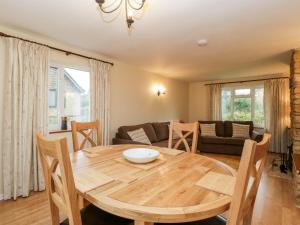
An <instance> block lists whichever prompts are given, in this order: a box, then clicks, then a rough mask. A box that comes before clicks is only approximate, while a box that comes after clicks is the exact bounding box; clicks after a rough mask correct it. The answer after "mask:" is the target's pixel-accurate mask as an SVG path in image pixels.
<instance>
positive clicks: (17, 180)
mask: <svg viewBox="0 0 300 225" xmlns="http://www.w3.org/2000/svg"><path fill="white" fill-rule="evenodd" d="M5 58H6V62H5V69H4V75H5V80H4V107H3V108H4V112H3V124H2V130H3V132H2V141H1V142H2V146H1V148H0V154H1V157H2V164H1V172H2V182H1V186H2V187H3V196H4V199H10V198H14V199H16V198H17V197H18V196H23V197H26V196H28V194H29V192H30V190H34V191H39V190H43V189H44V188H45V184H44V180H43V175H42V168H41V164H40V162H39V157H38V153H37V148H36V141H35V136H34V135H35V132H42V133H44V134H46V133H47V108H48V106H47V103H48V101H47V96H48V86H47V85H48V58H49V49H48V48H47V47H44V46H40V45H36V44H32V43H28V42H24V41H20V40H16V39H12V38H5Z"/></svg>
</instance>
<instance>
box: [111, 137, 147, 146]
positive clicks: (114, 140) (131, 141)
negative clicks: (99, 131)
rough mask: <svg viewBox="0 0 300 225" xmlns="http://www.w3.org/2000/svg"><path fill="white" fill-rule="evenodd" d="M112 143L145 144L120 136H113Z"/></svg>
mask: <svg viewBox="0 0 300 225" xmlns="http://www.w3.org/2000/svg"><path fill="white" fill-rule="evenodd" d="M112 143H113V145H122V144H132V145H145V144H144V143H141V142H137V141H133V140H129V139H121V138H113V140H112Z"/></svg>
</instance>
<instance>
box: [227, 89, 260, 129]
mask: <svg viewBox="0 0 300 225" xmlns="http://www.w3.org/2000/svg"><path fill="white" fill-rule="evenodd" d="M263 99H264V88H263V86H255V87H245V88H244V87H243V88H223V89H222V120H236V121H249V120H252V121H253V122H254V125H255V126H256V127H264V102H263Z"/></svg>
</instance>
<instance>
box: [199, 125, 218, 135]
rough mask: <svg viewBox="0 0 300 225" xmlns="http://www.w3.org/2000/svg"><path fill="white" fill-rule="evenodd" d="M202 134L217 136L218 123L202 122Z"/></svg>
mask: <svg viewBox="0 0 300 225" xmlns="http://www.w3.org/2000/svg"><path fill="white" fill-rule="evenodd" d="M200 129H201V136H207V137H216V136H217V135H216V124H215V123H211V124H204V123H201V124H200Z"/></svg>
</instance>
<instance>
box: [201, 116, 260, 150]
mask: <svg viewBox="0 0 300 225" xmlns="http://www.w3.org/2000/svg"><path fill="white" fill-rule="evenodd" d="M212 123H215V124H216V135H217V137H205V136H201V128H200V132H199V139H198V149H199V150H200V152H207V153H220V154H230V155H241V154H242V151H243V146H244V142H245V138H233V137H232V123H238V124H245V125H250V129H249V136H250V138H251V139H252V140H255V141H257V142H260V141H261V140H262V137H263V135H261V134H258V133H257V132H255V131H254V127H253V122H252V121H243V122H240V121H199V124H212Z"/></svg>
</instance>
